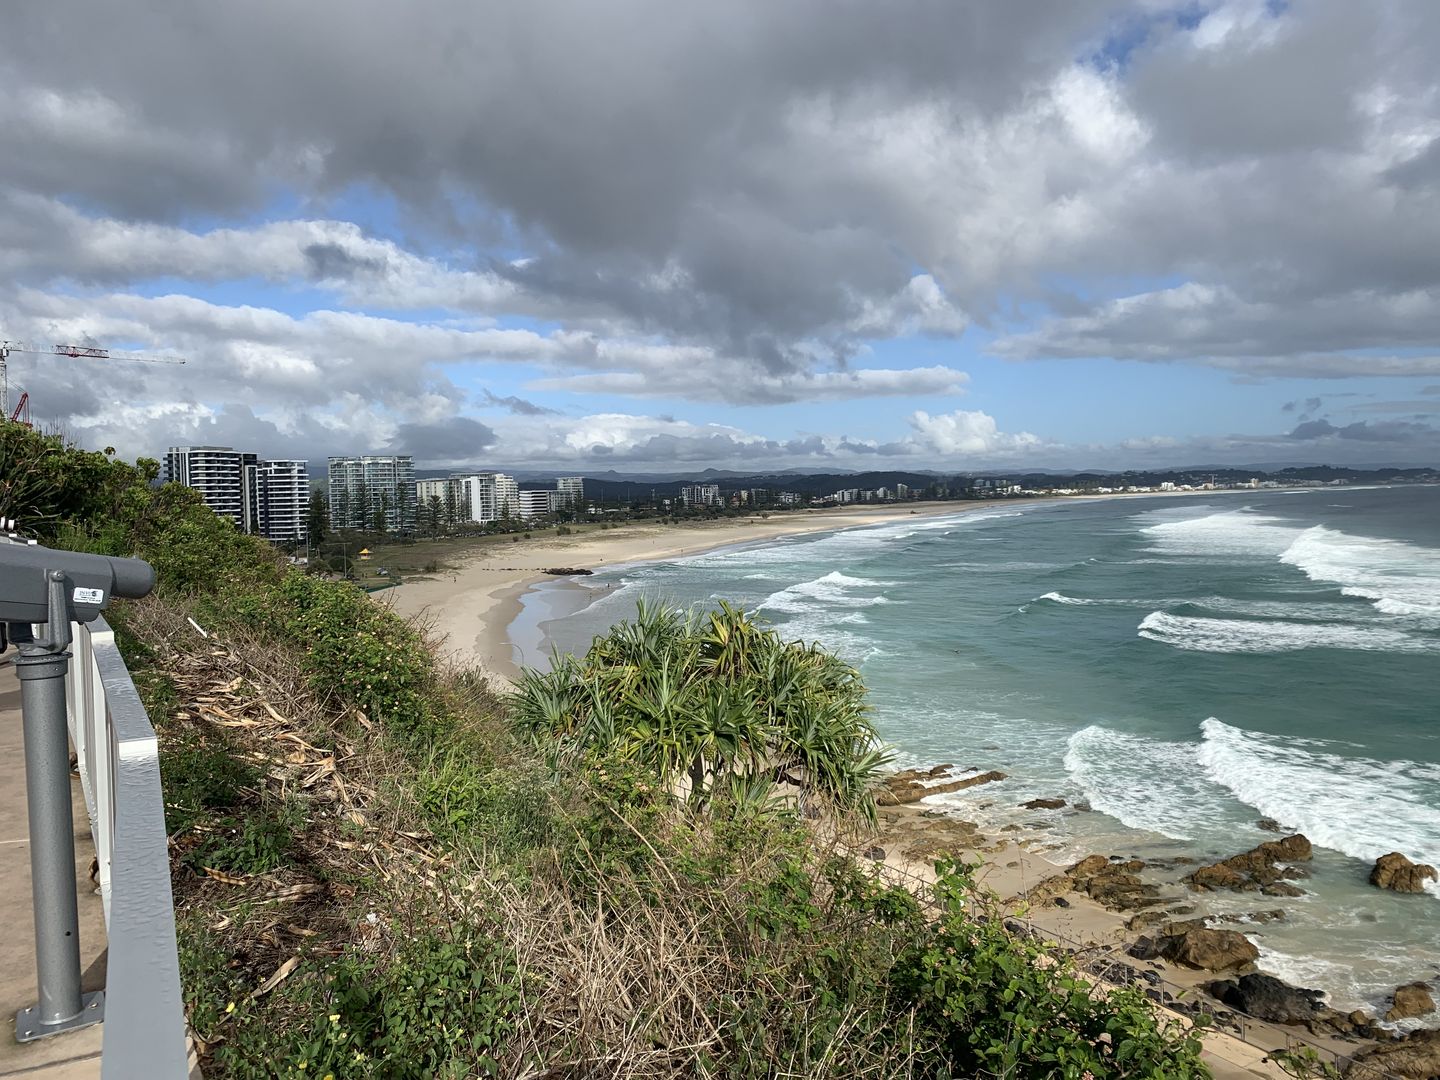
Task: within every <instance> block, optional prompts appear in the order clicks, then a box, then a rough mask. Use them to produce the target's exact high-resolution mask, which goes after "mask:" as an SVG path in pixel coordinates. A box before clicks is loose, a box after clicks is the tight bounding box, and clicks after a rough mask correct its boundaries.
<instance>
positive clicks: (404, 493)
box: [329, 454, 416, 532]
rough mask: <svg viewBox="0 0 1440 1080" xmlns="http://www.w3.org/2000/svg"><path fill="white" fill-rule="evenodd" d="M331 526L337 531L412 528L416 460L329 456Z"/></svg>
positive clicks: (393, 530) (379, 456) (403, 456)
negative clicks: (381, 527) (379, 527)
mask: <svg viewBox="0 0 1440 1080" xmlns="http://www.w3.org/2000/svg"><path fill="white" fill-rule="evenodd" d="M329 466H330V523H331V525H333V526H334V527H335V528H337V529H369V530H376V529H377V526H380V525H383V526H384V529H383V531H385V532H406V531H408V530H410V529H413V528H415V496H416V491H415V459H414V458H412V457H411V456H410V455H408V454H398V455H379V454H376V455H366V456H362V457H332V458H331V459H330V461H329Z"/></svg>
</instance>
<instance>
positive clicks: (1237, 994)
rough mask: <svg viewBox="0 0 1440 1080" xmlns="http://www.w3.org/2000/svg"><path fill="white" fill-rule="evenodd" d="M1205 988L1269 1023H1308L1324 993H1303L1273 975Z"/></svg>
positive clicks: (1309, 991)
mask: <svg viewBox="0 0 1440 1080" xmlns="http://www.w3.org/2000/svg"><path fill="white" fill-rule="evenodd" d="M1252 947H1253V946H1252ZM1257 955H1258V952H1257ZM1205 989H1206V991H1207V992H1208V993H1209V994H1210V996H1211V997H1213V998H1215V999H1216V1000H1217V1001H1220V1002H1222V1003H1223V1004H1225V1005H1229V1006H1230V1007H1231V1008H1232V1009H1239V1010H1240V1011H1241V1012H1243V1013H1248V1014H1249V1015H1250V1016H1253V1017H1255V1019H1257V1020H1268V1021H1269V1022H1270V1023H1272V1024H1306V1023H1309V1022H1310V1021H1312V1020H1314V1019H1315V1018H1316V1016H1317V1015H1319V1014H1320V1012H1321V1010H1322V1008H1323V1006H1322V1004H1321V999H1322V998H1323V997H1324V996H1325V995H1324V992H1323V991H1320V990H1305V989H1302V988H1300V987H1298V986H1291V985H1290V984H1289V983H1287V982H1284V981H1282V980H1280V979H1277V978H1275V976H1273V975H1262V974H1259V973H1254V974H1250V975H1241V976H1240V978H1239V979H1238V980H1231V979H1226V980H1223V981H1220V982H1213V983H1211V984H1210V985H1209V986H1207V987H1206V988H1205ZM1337 1015H1338V1014H1337Z"/></svg>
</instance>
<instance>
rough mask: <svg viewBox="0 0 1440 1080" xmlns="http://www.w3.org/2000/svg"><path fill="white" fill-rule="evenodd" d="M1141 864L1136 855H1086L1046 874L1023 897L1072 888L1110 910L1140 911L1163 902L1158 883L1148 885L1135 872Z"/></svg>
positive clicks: (1041, 897) (1035, 898)
mask: <svg viewBox="0 0 1440 1080" xmlns="http://www.w3.org/2000/svg"><path fill="white" fill-rule="evenodd" d="M1144 868H1145V864H1144V863H1143V862H1142V861H1140V860H1139V859H1131V860H1129V861H1128V862H1126V861H1114V860H1111V859H1107V858H1106V857H1105V856H1104V855H1087V856H1086V857H1085V858H1083V859H1081V860H1080V861H1079V862H1077V863H1076V864H1075V865H1074V866H1072V867H1070V869H1068V870H1066V871H1065V872H1064V873H1063V874H1056V875H1054V876H1053V877H1048V878H1046V879H1045V880H1044V881H1042V882H1040V883H1039V884H1038V885H1035V886H1034V887H1032V888H1031V889H1029V890H1028V891H1026V892H1025V894H1024V897H1023V898H1024V899H1026V900H1028V901H1030V902H1031V903H1043V902H1045V901H1050V900H1053V899H1054V898H1055V897H1057V896H1059V895H1060V894H1061V893H1067V892H1071V891H1072V890H1073V891H1075V892H1082V893H1084V894H1085V895H1086V896H1088V897H1090V899H1092V900H1094V901H1095V902H1096V903H1097V904H1100V905H1102V906H1104V907H1107V908H1109V909H1110V910H1111V911H1140V910H1142V909H1144V908H1148V907H1156V906H1158V905H1160V904H1163V903H1165V901H1164V900H1163V899H1162V898H1161V896H1160V889H1159V888H1158V887H1157V886H1155V885H1147V884H1146V883H1145V882H1143V881H1141V880H1140V879H1139V878H1138V877H1137V876H1136V874H1137V873H1138V872H1139V871H1140V870H1143V869H1144Z"/></svg>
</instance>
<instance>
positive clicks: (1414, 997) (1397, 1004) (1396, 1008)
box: [1385, 982, 1435, 1023]
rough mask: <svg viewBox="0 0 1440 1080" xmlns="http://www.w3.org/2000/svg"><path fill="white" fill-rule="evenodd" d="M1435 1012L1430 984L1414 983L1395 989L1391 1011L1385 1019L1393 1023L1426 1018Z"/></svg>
mask: <svg viewBox="0 0 1440 1080" xmlns="http://www.w3.org/2000/svg"><path fill="white" fill-rule="evenodd" d="M1434 1011H1435V999H1434V998H1433V997H1432V996H1431V995H1430V984H1429V983H1423V982H1413V983H1409V984H1407V985H1405V986H1397V987H1396V988H1395V996H1394V997H1393V998H1391V1001H1390V1011H1389V1012H1387V1013H1386V1014H1385V1019H1386V1021H1388V1022H1390V1023H1393V1022H1394V1021H1396V1020H1411V1019H1413V1018H1414V1017H1417V1016H1426V1015H1428V1014H1429V1013H1432V1012H1434Z"/></svg>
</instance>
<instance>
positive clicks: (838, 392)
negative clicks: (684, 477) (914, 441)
mask: <svg viewBox="0 0 1440 1080" xmlns="http://www.w3.org/2000/svg"><path fill="white" fill-rule="evenodd" d="M657 359H659V362H657V363H653V364H644V365H641V366H643V367H644V368H648V370H641V371H630V372H602V373H599V374H595V375H569V376H565V377H561V378H552V379H543V380H541V381H540V382H539V383H537V385H538V386H540V387H542V388H544V389H547V390H567V391H570V392H572V393H586V394H626V395H629V396H632V397H660V398H665V397H702V398H707V399H710V400H719V401H729V402H733V403H736V404H744V405H775V404H782V403H785V402H795V401H844V400H847V399H851V398H871V397H919V396H931V395H945V394H959V393H963V392H964V386H965V383H966V382H967V381H969V376H968V375H966V374H965V372H963V371H956V370H955V369H953V368H948V367H942V366H936V367H927V368H910V369H900V370H893V369H889V368H880V369H864V368H862V369H859V370H855V371H822V372H813V373H812V372H795V373H790V374H785V375H771V374H760V373H755V374H750V375H749V377H748V378H745V379H736V378H735V377H734V369H733V367H727V366H725V365H722V364H717V363H713V362H712V363H710V364H709V365H706V364H705V362H704V360H703V359H702V358H701V357H699V356H698V355H697V356H696V357H695V359H696V360H697V361H698V362H699V366H684V365H682V364H681V363H679V362H676V360H672V359H671V358H669V357H665V358H657Z"/></svg>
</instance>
